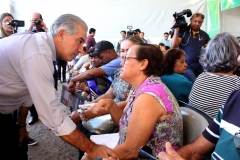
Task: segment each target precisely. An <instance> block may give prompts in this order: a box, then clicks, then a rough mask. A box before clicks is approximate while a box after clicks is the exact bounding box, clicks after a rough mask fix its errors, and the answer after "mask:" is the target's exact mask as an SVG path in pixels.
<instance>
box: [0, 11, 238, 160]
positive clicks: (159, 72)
mask: <svg viewBox="0 0 240 160" xmlns="http://www.w3.org/2000/svg"><path fill="white" fill-rule="evenodd" d="M12 19H14V18H13V16H12V15H11V14H9V13H4V14H2V16H1V19H0V21H1V25H0V28H1V33H2V34H1V38H2V39H1V40H0V46H1V47H0V56H1V59H0V67H1V68H2V70H0V97H1V98H0V127H1V132H0V150H1V154H0V159H2V158H3V159H6V158H7V159H27V157H28V156H27V144H28V142H29V136H28V133H27V131H26V116H27V114H28V110H29V108H30V111H31V116H30V117H31V118H30V121H29V124H33V122H34V121H36V120H37V119H38V118H39V119H41V121H42V122H43V123H44V124H45V125H46V126H47V127H49V128H50V129H51V130H52V131H53V133H55V135H56V136H59V137H60V138H62V139H63V140H64V141H66V142H67V143H69V144H71V145H72V146H74V147H76V148H77V149H78V150H79V159H95V158H100V157H101V158H106V159H137V158H138V151H139V149H140V148H141V147H142V146H148V147H149V148H150V149H151V150H152V153H151V154H152V155H153V156H155V157H158V159H160V160H161V159H162V160H163V159H168V160H174V159H178V160H180V159H202V158H204V157H205V156H206V155H207V154H208V153H209V152H212V154H211V156H212V158H213V159H214V158H215V159H221V158H222V159H239V158H240V154H239V153H240V123H239V122H240V120H239V116H238V115H239V114H240V109H239V107H238V106H239V104H240V97H239V96H240V90H239V87H240V78H239V75H237V71H238V70H239V65H240V45H239V42H238V40H237V38H236V37H234V36H232V35H231V34H229V33H220V34H217V35H216V36H215V37H213V38H212V39H211V40H210V37H209V36H208V34H207V33H206V32H205V31H203V30H201V29H200V28H201V25H202V23H203V21H204V19H205V16H204V15H203V14H202V13H199V12H196V13H194V14H193V15H192V17H191V18H190V24H189V26H188V27H187V29H186V30H185V31H182V30H179V28H178V27H176V28H175V29H174V35H173V38H172V40H171V41H170V40H168V37H169V34H168V33H164V39H163V40H161V41H160V43H159V44H158V45H156V44H148V41H147V40H146V39H145V38H144V32H141V30H140V29H136V30H135V31H134V32H133V33H134V35H128V33H126V31H121V32H120V33H121V36H122V39H121V40H120V41H119V43H118V46H117V50H116V51H115V49H114V45H113V44H112V43H111V42H109V41H107V40H101V41H99V42H96V41H95V39H94V36H95V34H96V29H94V28H90V29H88V26H87V24H86V23H85V22H84V21H83V20H82V19H81V18H80V17H78V16H76V15H73V14H63V15H61V16H60V17H58V18H57V19H56V20H55V21H54V22H53V24H52V25H51V26H50V29H48V28H47V27H46V25H45V23H44V21H43V18H42V15H41V14H39V13H34V14H33V16H32V19H31V24H30V27H29V29H27V30H26V32H24V33H18V34H13V35H12V33H13V27H12V26H11V25H8V24H7V22H9V21H11V20H12ZM36 19H38V20H40V24H39V25H38V24H36ZM87 31H88V36H87ZM33 33H35V34H33ZM19 39H21V41H19ZM84 43H86V46H85V45H84ZM12 46H14V48H13V47H12ZM67 61H74V63H73V64H74V66H73V68H72V76H71V78H70V79H69V81H68V91H69V92H75V91H78V92H79V91H80V92H81V94H82V93H83V92H88V94H89V95H88V96H87V100H88V101H89V103H92V104H93V105H91V107H89V108H87V109H86V110H84V111H83V112H81V113H79V112H78V111H73V112H72V114H71V116H68V115H65V114H64V113H63V112H62V111H61V107H60V106H61V103H60V99H59V97H58V96H57V91H56V89H57V88H56V85H57V81H59V82H66V80H67V79H66V78H67V77H66V73H65V72H66V65H67V63H66V62H67ZM56 65H57V66H58V67H57V68H58V70H56V68H55V66H56ZM61 68H62V72H61ZM99 79H101V82H102V79H104V82H106V83H111V86H110V87H106V86H105V88H104V87H103V86H104V85H103V86H100V84H98V82H99V81H100V80H99ZM89 80H94V81H96V83H97V84H98V85H97V87H98V88H97V91H96V88H91V86H90V85H88V83H89ZM54 87H55V88H54ZM102 88H104V89H102ZM99 91H101V92H99ZM93 92H94V93H93ZM82 96H84V95H83V94H82ZM89 96H90V97H89ZM178 101H183V102H185V103H188V104H189V105H190V106H191V107H194V108H196V109H198V110H201V111H202V112H204V113H206V114H207V115H208V116H209V117H211V118H212V119H213V121H212V123H211V124H210V125H209V126H208V127H207V128H206V129H205V130H204V131H203V133H202V135H201V136H200V137H199V138H198V139H197V140H195V141H194V142H193V143H191V144H188V145H186V146H183V134H184V133H183V118H182V115H181V111H180V106H179V103H178ZM16 111H17V112H18V113H17V114H16ZM14 112H15V114H13V113H14ZM106 114H108V115H109V116H110V119H111V121H112V124H113V125H114V128H115V129H114V130H111V131H110V130H109V131H108V133H113V132H118V133H119V141H118V143H117V145H116V146H115V147H114V148H112V149H110V148H108V147H106V146H103V145H98V144H96V143H94V142H93V141H92V140H90V136H91V135H93V134H96V133H94V132H91V131H89V130H88V129H87V128H86V127H85V126H84V125H83V124H84V123H83V122H86V121H88V120H90V119H93V118H96V117H100V116H103V115H106ZM14 115H15V116H14ZM16 115H17V117H16ZM238 120H239V121H238ZM98 134H99V133H98ZM100 134H103V133H100ZM106 141H107V140H106ZM225 146H228V147H227V148H226V147H225ZM11 153H16V154H11Z"/></svg>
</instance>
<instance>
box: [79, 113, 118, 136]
mask: <svg viewBox="0 0 240 160" xmlns="http://www.w3.org/2000/svg"><path fill="white" fill-rule="evenodd" d="M82 125H83V126H84V127H85V128H86V129H87V130H88V131H89V132H92V133H95V134H106V133H116V132H118V127H117V126H115V124H114V122H113V120H112V117H111V115H110V114H105V115H102V116H98V117H95V118H92V119H90V120H88V121H82Z"/></svg>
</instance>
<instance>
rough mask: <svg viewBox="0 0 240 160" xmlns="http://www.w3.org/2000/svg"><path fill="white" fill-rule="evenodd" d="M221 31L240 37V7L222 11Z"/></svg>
mask: <svg viewBox="0 0 240 160" xmlns="http://www.w3.org/2000/svg"><path fill="white" fill-rule="evenodd" d="M220 31H221V32H229V33H231V34H233V35H234V36H236V37H237V36H240V7H236V8H232V9H229V10H225V11H222V12H221V13H220Z"/></svg>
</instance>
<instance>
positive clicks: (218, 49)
mask: <svg viewBox="0 0 240 160" xmlns="http://www.w3.org/2000/svg"><path fill="white" fill-rule="evenodd" d="M239 55H240V46H239V44H238V41H237V39H236V38H235V37H234V36H232V35H231V34H229V33H226V32H223V33H220V34H217V35H216V36H215V37H214V38H213V39H212V40H211V41H210V42H209V44H208V46H207V47H206V48H205V49H203V50H202V54H201V56H200V63H201V64H202V66H203V69H204V70H205V71H208V72H223V73H227V72H230V71H233V70H235V69H236V68H237V67H238V66H239V62H238V61H237V58H238V56H239Z"/></svg>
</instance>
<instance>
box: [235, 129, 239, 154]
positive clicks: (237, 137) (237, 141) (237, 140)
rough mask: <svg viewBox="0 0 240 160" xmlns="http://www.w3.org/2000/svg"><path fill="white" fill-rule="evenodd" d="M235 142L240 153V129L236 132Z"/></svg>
mask: <svg viewBox="0 0 240 160" xmlns="http://www.w3.org/2000/svg"><path fill="white" fill-rule="evenodd" d="M234 144H235V146H236V149H237V152H238V153H239V154H240V131H239V132H237V133H235V134H234Z"/></svg>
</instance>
